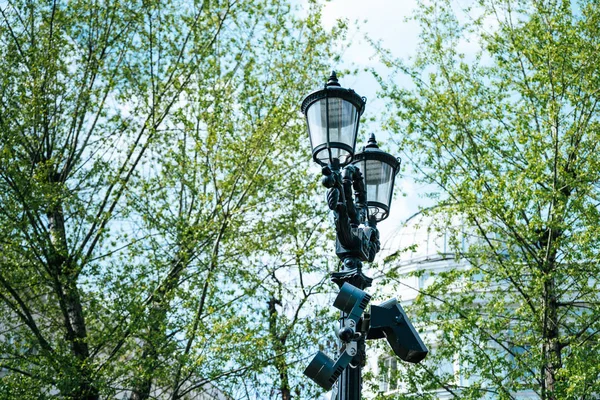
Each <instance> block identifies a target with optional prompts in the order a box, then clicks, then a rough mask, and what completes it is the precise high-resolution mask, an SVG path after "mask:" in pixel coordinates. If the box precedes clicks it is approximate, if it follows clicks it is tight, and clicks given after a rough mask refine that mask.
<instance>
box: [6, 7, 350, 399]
mask: <svg viewBox="0 0 600 400" xmlns="http://www.w3.org/2000/svg"><path fill="white" fill-rule="evenodd" d="M0 7H2V8H1V9H0V11H1V13H2V15H1V17H2V19H1V20H0V42H1V43H2V45H1V46H0V82H1V84H0V88H1V89H0V249H1V251H2V254H1V255H0V308H2V312H1V313H0V371H1V372H0V388H1V389H0V396H1V397H2V398H7V399H12V398H14V399H25V398H36V399H37V398H44V396H50V397H55V396H60V397H62V398H78V399H79V398H81V399H97V398H114V397H117V396H119V397H120V396H123V395H124V394H126V395H128V396H130V398H132V399H145V398H149V397H153V398H154V397H161V398H171V399H177V398H185V396H189V395H191V394H193V393H199V392H200V391H202V390H205V389H207V388H208V387H209V385H214V386H216V387H218V388H220V389H221V390H223V391H224V392H225V393H228V394H229V395H231V396H232V397H235V398H238V397H242V398H244V397H246V398H249V397H255V398H270V397H271V398H275V397H279V398H285V397H283V393H284V392H291V393H293V394H294V395H295V396H297V397H299V398H313V397H314V396H316V393H315V392H314V391H315V390H317V389H316V388H315V387H314V386H309V385H305V383H304V381H303V378H300V379H299V378H298V377H300V376H301V369H302V363H298V362H297V361H299V360H302V359H304V358H305V357H307V354H306V349H307V348H308V347H309V346H311V345H314V344H316V342H317V340H319V339H320V338H321V337H322V336H323V335H324V333H323V332H324V327H325V325H326V324H327V323H328V322H329V317H328V316H327V315H324V314H322V313H321V314H319V313H317V314H316V315H315V313H313V312H312V311H307V310H308V309H309V307H310V306H311V305H312V304H314V302H315V301H316V300H317V299H318V296H321V295H322V293H324V292H326V291H327V288H326V287H325V286H324V281H323V280H321V279H320V277H321V276H324V271H326V270H329V266H328V263H329V262H330V261H331V260H329V259H328V258H327V256H325V250H324V246H325V245H327V243H328V241H326V240H324V238H327V237H328V234H327V233H326V231H325V230H324V228H323V219H324V217H325V216H326V212H325V211H324V210H323V209H322V208H315V207H314V206H313V204H314V197H315V194H316V190H317V181H316V179H315V178H314V176H313V175H312V174H309V173H308V164H309V162H310V155H309V151H308V149H309V145H308V140H307V137H306V134H305V127H304V123H303V121H302V120H301V118H300V115H299V113H298V104H299V102H300V100H301V97H302V96H303V95H304V94H305V93H307V92H308V91H310V90H311V89H312V88H314V87H315V86H318V85H319V84H320V83H321V81H322V79H323V77H324V76H325V75H324V74H325V73H326V71H327V70H328V67H327V64H328V62H329V60H331V59H332V57H334V56H335V55H334V54H331V52H330V51H329V48H330V46H331V43H332V42H333V43H336V42H338V41H339V40H341V38H343V33H344V32H343V29H339V28H336V29H335V30H334V31H332V32H326V31H324V30H323V29H322V28H321V26H320V22H319V21H320V6H319V5H318V4H315V3H313V2H311V4H310V5H309V9H308V10H305V12H304V13H303V14H304V16H303V17H300V16H299V15H300V13H299V12H297V10H295V9H294V8H293V7H292V6H291V5H290V4H288V2H285V1H272V0H242V1H234V2H230V1H220V0H206V1H199V2H186V1H175V2H159V1H143V2H139V1H127V2H119V1H109V2H100V3H98V2H86V1H72V2H67V3H61V2H54V3H48V2H35V1H34V2H31V1H27V2H25V1H16V2H10V3H9V4H8V5H2V6H0ZM315 71H316V72H315ZM323 71H325V72H323ZM328 253H329V252H328ZM272 299H276V300H277V303H278V305H276V306H274V307H271V308H270V307H269V304H270V303H269V301H271V300H272ZM308 328H310V329H311V330H312V332H311V334H310V335H306V330H307V329H308Z"/></svg>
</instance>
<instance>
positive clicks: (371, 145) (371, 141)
mask: <svg viewBox="0 0 600 400" xmlns="http://www.w3.org/2000/svg"><path fill="white" fill-rule="evenodd" d="M365 148H376V149H378V148H379V146H378V145H377V140H375V134H374V133H371V134H370V135H369V141H368V142H367V145H366V146H365Z"/></svg>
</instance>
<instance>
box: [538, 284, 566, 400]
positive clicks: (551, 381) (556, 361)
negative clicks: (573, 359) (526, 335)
mask: <svg viewBox="0 0 600 400" xmlns="http://www.w3.org/2000/svg"><path fill="white" fill-rule="evenodd" d="M544 292H545V299H544V300H545V304H544V313H545V315H544V327H543V335H542V337H543V343H542V346H543V349H542V350H543V357H544V358H543V359H544V365H543V368H544V371H543V386H544V390H542V399H544V400H557V397H556V395H555V391H556V373H557V372H558V370H559V369H560V368H561V367H562V355H561V346H560V341H559V331H558V301H557V297H556V284H555V279H554V277H550V278H548V279H547V280H546V281H545V282H544Z"/></svg>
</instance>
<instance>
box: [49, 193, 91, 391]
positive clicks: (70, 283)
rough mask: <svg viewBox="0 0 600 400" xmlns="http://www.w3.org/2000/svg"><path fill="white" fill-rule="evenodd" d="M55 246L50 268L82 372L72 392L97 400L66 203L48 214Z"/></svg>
mask: <svg viewBox="0 0 600 400" xmlns="http://www.w3.org/2000/svg"><path fill="white" fill-rule="evenodd" d="M47 217H48V221H49V231H50V235H51V242H52V248H51V249H50V251H49V254H50V256H49V259H48V264H49V269H50V271H52V274H53V286H54V290H55V293H56V295H57V297H58V300H59V304H60V308H61V310H62V314H63V324H64V327H65V330H66V339H67V341H68V342H69V347H70V349H71V354H72V355H73V356H74V357H75V359H76V362H77V365H76V370H77V371H78V376H77V377H74V378H75V379H77V381H76V386H75V388H73V390H72V392H71V393H68V396H70V397H73V398H75V399H82V400H97V399H98V398H99V393H98V389H97V388H95V387H94V385H93V382H92V379H91V370H90V367H91V363H90V362H89V361H90V360H89V357H90V351H89V346H88V342H87V328H86V323H85V317H84V313H83V307H82V305H81V297H80V295H79V288H78V286H77V268H75V266H74V265H72V262H70V261H69V259H68V256H67V252H68V247H67V240H66V233H65V221H64V214H63V211H62V206H60V205H58V206H56V207H55V208H54V209H53V210H52V211H50V212H49V213H48V215H47Z"/></svg>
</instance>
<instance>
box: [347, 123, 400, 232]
mask: <svg viewBox="0 0 600 400" xmlns="http://www.w3.org/2000/svg"><path fill="white" fill-rule="evenodd" d="M353 164H354V165H356V166H358V167H359V168H360V170H361V172H362V174H363V177H364V180H365V188H366V190H367V208H368V210H369V218H374V219H375V221H377V222H379V221H383V220H384V219H386V218H387V217H388V216H389V214H390V204H391V202H392V194H393V192H394V180H395V178H396V174H398V171H399V170H400V160H399V159H397V158H395V157H394V156H392V155H391V154H388V153H386V152H385V151H383V150H380V149H379V146H378V145H377V141H376V140H375V135H374V134H371V137H370V138H369V142H368V144H367V146H365V148H364V149H363V151H362V152H361V153H358V154H356V155H354V161H353Z"/></svg>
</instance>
